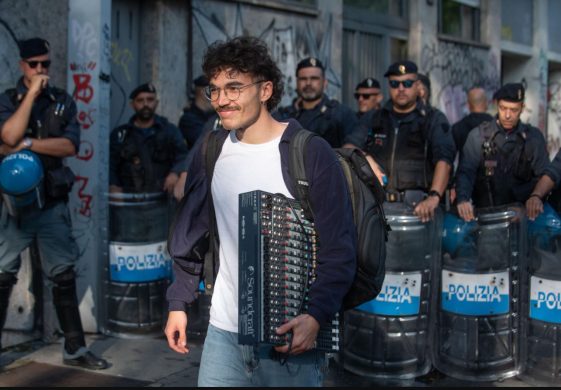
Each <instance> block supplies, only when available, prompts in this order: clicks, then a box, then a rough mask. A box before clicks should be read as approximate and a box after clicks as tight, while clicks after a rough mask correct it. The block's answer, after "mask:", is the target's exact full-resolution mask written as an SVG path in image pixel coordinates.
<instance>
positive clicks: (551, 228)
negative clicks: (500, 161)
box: [520, 203, 561, 386]
mask: <svg viewBox="0 0 561 390" xmlns="http://www.w3.org/2000/svg"><path fill="white" fill-rule="evenodd" d="M526 277H527V278H526V285H527V286H528V287H529V288H528V291H527V293H525V294H524V298H526V299H525V302H527V303H528V306H527V307H525V309H524V312H523V316H522V318H523V320H524V324H525V326H524V330H525V331H524V334H523V337H522V340H523V341H522V359H523V372H522V374H521V375H520V376H521V377H522V378H523V379H524V380H525V381H527V382H529V383H532V384H536V385H544V386H561V348H560V346H561V218H560V217H559V214H557V213H556V212H555V211H554V210H553V208H552V207H551V206H550V205H549V204H547V203H546V204H544V212H543V213H542V214H540V215H539V216H538V217H537V218H536V219H535V220H534V221H528V273H527V276H526Z"/></svg>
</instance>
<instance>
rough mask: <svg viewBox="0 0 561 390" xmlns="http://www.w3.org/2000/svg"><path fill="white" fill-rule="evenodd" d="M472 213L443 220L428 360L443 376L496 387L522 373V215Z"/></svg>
mask: <svg viewBox="0 0 561 390" xmlns="http://www.w3.org/2000/svg"><path fill="white" fill-rule="evenodd" d="M477 214H478V217H477V220H476V221H474V222H470V223H466V222H464V221H462V220H461V219H460V218H459V217H458V216H457V215H456V214H452V213H450V214H447V215H446V216H445V217H444V224H443V225H444V228H443V233H442V257H441V261H439V264H438V269H437V272H436V278H435V279H436V281H435V284H434V286H435V289H434V297H435V301H437V305H436V315H435V321H434V329H433V331H432V334H433V339H434V340H433V349H432V355H433V363H434V365H435V367H436V368H437V369H438V370H439V371H441V372H442V373H444V374H446V375H449V376H451V377H455V378H458V379H463V380H472V381H494V380H500V379H504V378H507V377H511V376H514V375H516V374H518V373H519V370H520V353H519V350H520V313H521V305H520V295H521V292H520V283H521V281H522V280H523V279H522V276H523V269H524V259H525V256H524V253H525V252H524V251H525V249H524V248H525V243H524V237H525V217H524V211H523V208H522V206H521V205H517V204H515V205H508V206H504V207H500V208H486V209H479V210H477Z"/></svg>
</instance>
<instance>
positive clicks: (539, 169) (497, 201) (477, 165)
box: [456, 83, 549, 207]
mask: <svg viewBox="0 0 561 390" xmlns="http://www.w3.org/2000/svg"><path fill="white" fill-rule="evenodd" d="M494 99H496V100H497V101H499V100H506V101H511V102H522V101H524V87H523V86H522V85H521V84H519V83H512V84H506V85H504V86H503V87H501V88H500V89H499V90H498V91H497V92H496V93H495V96H494ZM548 163H549V158H548V155H547V148H546V142H545V139H544V137H543V135H542V133H541V132H540V130H538V129H537V128H535V127H533V126H531V125H529V124H525V123H522V122H521V121H519V122H518V124H517V125H516V127H514V128H513V129H511V130H510V131H506V130H505V129H503V128H502V126H501V125H500V124H499V123H498V119H497V120H494V121H490V122H483V123H482V124H481V125H479V126H478V127H477V128H475V129H474V130H472V131H471V132H470V133H469V135H468V138H467V140H466V142H465V145H464V148H463V150H462V159H461V161H460V165H459V168H458V173H457V175H456V193H457V202H458V203H462V202H466V201H469V200H470V199H471V200H472V202H473V205H474V206H475V207H488V206H500V205H504V204H508V203H513V202H525V201H526V199H527V198H528V196H529V195H530V193H531V192H532V189H533V188H534V186H535V184H536V182H537V180H538V178H539V176H540V175H541V174H542V173H543V172H544V170H545V168H546V166H547V165H548Z"/></svg>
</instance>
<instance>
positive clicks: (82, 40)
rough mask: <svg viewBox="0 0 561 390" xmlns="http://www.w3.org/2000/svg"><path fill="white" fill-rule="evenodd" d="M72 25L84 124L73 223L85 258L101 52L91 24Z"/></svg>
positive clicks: (74, 84)
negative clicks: (98, 57)
mask: <svg viewBox="0 0 561 390" xmlns="http://www.w3.org/2000/svg"><path fill="white" fill-rule="evenodd" d="M69 28H70V30H71V34H70V37H71V40H70V44H71V48H70V49H71V50H72V51H73V53H74V55H73V57H72V58H73V61H72V62H70V64H69V69H68V71H69V73H70V80H71V84H70V86H69V89H70V91H72V98H73V99H74V101H75V103H76V108H77V110H78V111H77V118H78V122H79V123H80V127H81V141H80V149H79V152H78V154H77V156H76V158H75V161H74V164H73V170H74V171H75V174H76V182H75V185H74V187H73V191H75V192H76V197H75V198H74V199H78V202H77V203H74V204H73V205H74V206H75V207H74V210H73V213H72V214H73V216H74V220H73V226H74V235H75V237H76V241H77V244H78V247H79V248H80V257H82V256H83V255H84V254H85V253H86V252H87V251H88V249H91V248H89V246H90V245H91V244H92V243H91V233H90V232H91V229H93V228H94V221H93V219H92V202H93V201H94V195H93V194H94V189H93V188H92V185H91V177H90V174H89V173H88V170H87V169H86V165H85V164H87V163H88V162H89V161H91V159H92V158H93V157H94V156H95V154H96V150H95V147H94V145H95V144H96V142H95V140H94V139H91V138H92V136H91V135H90V131H91V130H92V127H93V126H95V124H96V121H97V119H98V112H97V110H96V108H95V107H93V101H94V100H93V99H94V97H95V96H96V90H95V88H94V84H93V83H92V79H93V78H94V77H96V76H97V74H98V71H99V69H98V64H97V63H96V62H95V61H94V60H93V59H95V58H96V56H97V53H98V51H99V40H98V38H97V34H96V33H95V29H94V26H93V24H92V23H90V22H81V21H79V20H75V19H72V20H70V25H69Z"/></svg>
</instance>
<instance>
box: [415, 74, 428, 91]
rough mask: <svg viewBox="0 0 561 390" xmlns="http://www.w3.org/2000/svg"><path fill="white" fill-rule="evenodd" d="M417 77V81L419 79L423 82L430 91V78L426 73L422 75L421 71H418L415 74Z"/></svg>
mask: <svg viewBox="0 0 561 390" xmlns="http://www.w3.org/2000/svg"><path fill="white" fill-rule="evenodd" d="M417 78H418V79H419V81H421V83H423V84H424V86H425V87H427V89H428V90H429V91H430V79H429V78H428V76H427V75H424V74H422V73H418V74H417Z"/></svg>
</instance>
